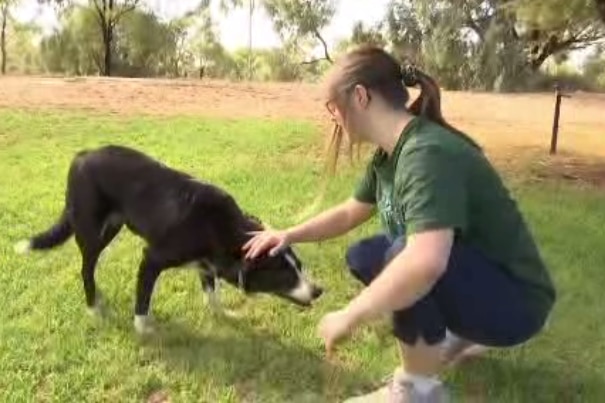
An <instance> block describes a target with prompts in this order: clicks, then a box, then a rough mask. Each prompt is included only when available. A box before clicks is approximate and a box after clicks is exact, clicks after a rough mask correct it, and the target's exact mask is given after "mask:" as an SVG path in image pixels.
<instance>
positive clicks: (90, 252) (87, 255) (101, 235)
mask: <svg viewBox="0 0 605 403" xmlns="http://www.w3.org/2000/svg"><path fill="white" fill-rule="evenodd" d="M82 227H84V226H82V225H80V228H77V229H76V243H77V244H78V247H79V248H80V253H81V254H82V283H83V285H84V293H85V296H86V306H87V307H88V311H89V313H90V314H91V315H97V314H101V313H102V296H101V293H100V291H99V290H98V288H97V285H96V282H95V270H96V268H97V263H98V260H99V256H100V255H101V252H102V251H103V249H105V247H106V246H107V245H108V244H109V243H110V242H111V241H112V240H113V239H114V238H115V236H116V235H117V234H118V232H120V229H121V228H122V224H121V223H117V222H111V223H110V224H107V223H105V224H104V225H87V226H86V227H84V228H82Z"/></svg>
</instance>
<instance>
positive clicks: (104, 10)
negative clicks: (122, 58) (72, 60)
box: [38, 0, 140, 76]
mask: <svg viewBox="0 0 605 403" xmlns="http://www.w3.org/2000/svg"><path fill="white" fill-rule="evenodd" d="M38 1H40V2H42V3H44V2H47V3H54V4H57V5H66V4H67V5H69V4H71V2H70V0H38ZM89 1H90V4H91V5H92V8H93V9H94V11H95V15H96V23H97V26H98V28H99V29H100V31H101V38H102V39H103V70H102V72H101V74H102V75H104V76H111V72H112V56H113V45H114V43H113V42H114V30H115V27H116V25H117V24H118V23H119V22H120V20H121V19H122V17H123V16H124V15H125V14H127V13H129V12H131V11H133V10H135V9H136V7H137V5H138V4H139V2H140V0H89Z"/></svg>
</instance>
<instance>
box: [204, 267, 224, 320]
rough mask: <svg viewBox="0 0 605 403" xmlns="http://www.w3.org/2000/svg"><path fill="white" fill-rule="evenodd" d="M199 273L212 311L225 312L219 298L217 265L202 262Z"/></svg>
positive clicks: (216, 312)
mask: <svg viewBox="0 0 605 403" xmlns="http://www.w3.org/2000/svg"><path fill="white" fill-rule="evenodd" d="M198 275H199V277H200V283H201V286H202V290H203V291H204V294H205V295H206V297H207V300H208V305H210V310H211V311H212V313H215V314H220V313H224V311H223V307H222V305H221V302H220V299H219V293H218V291H219V282H218V281H217V277H216V268H215V266H214V265H213V264H212V263H210V262H208V261H204V262H202V263H201V265H200V270H199V271H198Z"/></svg>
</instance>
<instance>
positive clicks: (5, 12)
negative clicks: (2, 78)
mask: <svg viewBox="0 0 605 403" xmlns="http://www.w3.org/2000/svg"><path fill="white" fill-rule="evenodd" d="M14 2H15V1H14V0H0V55H1V57H2V61H0V73H2V75H4V74H6V63H7V59H8V55H7V51H6V30H7V26H8V20H9V19H10V7H11V5H13V3H14Z"/></svg>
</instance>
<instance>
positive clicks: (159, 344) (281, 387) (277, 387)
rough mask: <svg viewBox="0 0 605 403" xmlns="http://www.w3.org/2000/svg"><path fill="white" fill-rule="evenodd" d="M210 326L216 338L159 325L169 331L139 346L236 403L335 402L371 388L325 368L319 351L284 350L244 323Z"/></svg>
mask: <svg viewBox="0 0 605 403" xmlns="http://www.w3.org/2000/svg"><path fill="white" fill-rule="evenodd" d="M213 320H217V321H220V323H217V327H219V328H221V331H217V333H216V334H213V333H212V332H208V331H206V332H203V333H201V334H195V333H193V332H192V331H191V330H189V329H188V328H187V327H186V326H183V325H179V324H177V323H169V324H168V323H164V324H163V325H162V326H161V328H162V329H170V330H169V331H168V330H166V331H163V330H160V332H159V334H157V335H156V336H155V337H154V338H153V339H150V340H148V341H147V342H146V343H145V344H144V345H145V347H146V348H150V349H153V351H154V354H155V355H156V357H157V358H158V359H159V360H162V361H164V362H165V363H167V364H168V366H170V367H172V368H174V370H176V371H185V372H189V373H193V374H194V376H196V377H199V378H200V379H204V378H205V379H206V380H208V379H211V381H212V383H218V384H223V385H225V386H233V387H234V389H235V393H236V396H237V398H238V401H246V402H257V401H258V402H260V401H262V402H286V401H287V402H295V403H296V402H300V403H304V402H336V401H342V398H343V397H346V396H351V395H352V394H358V393H360V392H364V391H367V390H368V389H369V388H371V387H372V386H373V385H372V384H371V383H370V379H369V378H368V376H364V374H363V371H362V369H361V368H360V369H359V370H357V369H355V370H351V369H346V368H344V367H343V366H340V365H334V364H330V363H328V362H327V361H326V359H325V358H324V354H323V351H320V350H319V349H318V350H317V351H315V350H312V349H310V348H307V347H302V346H299V345H296V344H294V343H293V344H287V342H285V341H284V340H282V339H280V338H279V337H277V336H276V335H273V334H271V333H268V332H266V331H263V330H260V329H255V328H253V327H251V326H250V325H249V324H248V323H246V319H245V318H239V319H230V318H223V317H222V318H220V319H213ZM225 328H227V329H228V331H225ZM339 399H340V400H339Z"/></svg>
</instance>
